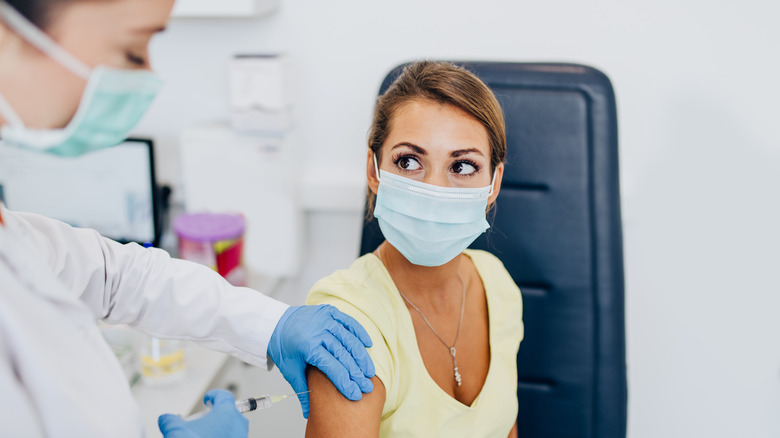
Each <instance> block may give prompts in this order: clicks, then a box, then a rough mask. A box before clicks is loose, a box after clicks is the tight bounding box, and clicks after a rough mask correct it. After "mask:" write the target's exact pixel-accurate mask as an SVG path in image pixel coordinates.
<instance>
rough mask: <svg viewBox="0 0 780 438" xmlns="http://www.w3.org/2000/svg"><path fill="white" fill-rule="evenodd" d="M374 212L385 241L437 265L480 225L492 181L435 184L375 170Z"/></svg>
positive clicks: (406, 254) (473, 236) (454, 254)
mask: <svg viewBox="0 0 780 438" xmlns="http://www.w3.org/2000/svg"><path fill="white" fill-rule="evenodd" d="M374 167H375V169H377V175H379V190H378V191H377V197H376V206H375V207H374V217H376V218H377V221H378V222H379V228H380V229H381V230H382V234H383V235H384V236H385V239H387V241H388V242H390V244H391V245H393V246H394V247H395V248H396V249H397V250H398V251H400V252H401V254H403V256H404V257H406V259H407V260H409V262H411V263H412V264H415V265H419V266H441V265H443V264H445V263H447V262H449V261H450V260H452V259H454V258H455V257H457V256H458V254H460V253H461V252H463V250H464V249H466V248H468V246H469V245H471V243H472V242H473V241H474V240H475V239H476V238H477V237H479V235H480V234H482V233H484V232H485V230H487V229H488V228H490V225H489V224H488V222H487V220H485V212H486V210H487V201H488V197H490V195H492V194H493V185H494V184H495V182H496V174H495V173H494V174H493V182H491V183H490V185H489V186H487V187H481V188H476V189H471V188H458V187H439V186H435V185H432V184H426V183H422V182H419V181H415V180H413V179H409V178H405V177H403V176H400V175H396V174H393V173H390V172H386V171H384V170H383V171H381V173H380V171H379V169H378V167H377V165H376V156H375V157H374Z"/></svg>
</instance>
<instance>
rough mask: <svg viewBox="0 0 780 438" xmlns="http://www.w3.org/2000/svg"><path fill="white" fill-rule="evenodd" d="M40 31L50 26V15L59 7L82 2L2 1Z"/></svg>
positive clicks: (65, 0) (72, 0)
mask: <svg viewBox="0 0 780 438" xmlns="http://www.w3.org/2000/svg"><path fill="white" fill-rule="evenodd" d="M3 1H5V2H6V3H8V4H9V5H11V6H12V7H13V8H14V9H16V10H17V11H19V13H20V14H22V15H23V16H24V17H25V18H27V19H28V20H30V22H31V23H33V24H34V25H36V26H38V27H39V28H41V29H44V30H45V29H46V28H47V27H48V26H49V24H51V18H52V15H53V14H54V13H55V12H57V9H58V8H59V7H62V6H65V5H66V4H69V3H76V2H77V1H84V0H3Z"/></svg>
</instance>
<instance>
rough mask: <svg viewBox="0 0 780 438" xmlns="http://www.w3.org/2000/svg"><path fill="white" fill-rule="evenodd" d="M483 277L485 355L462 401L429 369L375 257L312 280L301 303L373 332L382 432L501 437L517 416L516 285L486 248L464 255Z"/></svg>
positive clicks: (401, 304) (518, 304) (520, 328)
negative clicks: (477, 381)
mask: <svg viewBox="0 0 780 438" xmlns="http://www.w3.org/2000/svg"><path fill="white" fill-rule="evenodd" d="M464 253H465V254H466V255H467V256H469V257H470V258H471V260H472V261H473V262H474V266H475V267H476V269H477V272H478V273H479V276H480V277H481V278H482V283H483V285H484V288H485V294H486V297H487V306H488V315H489V317H488V319H489V323H488V324H489V329H490V340H489V341H490V352H491V360H490V366H489V368H488V374H487V378H486V379H485V384H484V386H483V387H482V391H481V392H480V394H479V396H477V398H476V399H475V400H474V402H473V403H472V404H471V406H466V405H464V404H462V403H460V402H459V401H457V400H456V399H454V398H452V397H451V396H450V395H449V394H447V393H446V392H444V391H443V390H442V389H441V388H440V387H439V386H438V385H437V384H436V382H435V381H434V380H433V379H432V378H431V376H430V375H429V374H428V371H427V370H426V368H425V364H424V363H423V360H422V356H420V351H419V349H418V347H417V338H416V336H415V333H414V326H413V325H412V318H411V315H410V314H409V311H408V309H407V308H406V305H405V304H404V301H403V299H402V298H401V296H400V295H399V293H398V289H396V287H395V284H394V283H393V280H392V278H391V277H390V274H389V273H388V272H387V270H386V269H385V267H384V265H383V264H382V262H381V261H379V259H378V258H377V257H376V256H375V255H373V254H366V255H364V256H363V257H360V258H359V259H357V260H356V261H355V263H353V264H352V266H351V267H350V268H349V269H345V270H341V271H336V272H335V273H333V274H332V275H330V276H328V277H326V278H324V279H322V280H320V281H319V282H317V284H315V285H314V287H313V288H312V290H311V292H310V293H309V297H308V299H307V300H306V304H332V305H334V306H336V307H338V308H339V310H341V311H342V312H344V313H347V314H349V315H350V316H352V317H353V318H355V319H356V320H357V321H358V322H360V324H362V325H363V327H364V328H365V329H366V331H368V334H369V335H371V340H372V341H373V343H374V346H373V347H371V348H370V349H369V350H368V351H369V354H370V355H371V359H373V361H374V365H375V367H376V375H377V377H379V379H380V380H382V383H383V384H384V386H385V388H386V391H387V398H386V399H385V405H384V408H383V409H382V422H381V424H380V433H379V436H380V437H391V436H392V437H432V436H452V437H456V436H463V437H469V438H472V437H502V436H504V437H505V436H507V435H508V434H509V431H510V430H511V429H512V426H513V425H514V423H515V421H516V420H517V350H518V348H519V347H520V341H521V340H522V338H523V322H522V319H521V318H522V311H523V305H522V301H521V298H520V290H519V289H518V288H517V285H515V283H514V281H513V280H512V278H511V277H510V275H509V273H508V272H507V271H506V269H505V268H504V265H503V264H502V263H501V261H500V260H498V259H497V258H496V257H495V256H493V255H492V254H490V253H488V252H485V251H477V250H466V251H465V252H464Z"/></svg>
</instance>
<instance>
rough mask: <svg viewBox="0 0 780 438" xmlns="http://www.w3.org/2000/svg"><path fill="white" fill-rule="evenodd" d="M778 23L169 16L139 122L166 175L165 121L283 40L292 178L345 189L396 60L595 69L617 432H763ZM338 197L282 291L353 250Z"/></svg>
mask: <svg viewBox="0 0 780 438" xmlns="http://www.w3.org/2000/svg"><path fill="white" fill-rule="evenodd" d="M778 16H780V4H778V3H777V2H773V1H769V0H765V1H755V0H754V1H745V2H739V4H738V3H737V2H731V1H725V0H717V1H704V0H687V1H685V0H684V1H679V0H677V1H671V0H659V1H654V2H629V1H618V0H611V1H607V0H603V1H591V2H582V1H579V0H556V1H546V2H539V1H536V2H529V1H514V2H508V1H498V0H482V1H474V2H464V1H453V0H436V1H432V0H429V1H425V2H423V1H419V0H416V1H413V0H397V1H394V2H381V3H380V2H370V1H358V0H354V1H327V2H325V1H313V0H284V1H283V7H282V10H281V11H279V12H278V13H277V14H275V15H273V16H270V17H266V18H261V19H249V20H241V19H239V20H182V19H179V20H174V21H173V22H172V23H171V25H170V28H169V30H168V31H167V32H166V34H164V35H162V36H160V37H159V38H158V40H157V41H156V43H155V45H154V51H153V61H154V63H155V65H156V67H157V69H158V70H159V71H160V73H162V75H163V76H164V77H165V78H166V79H167V80H168V86H167V88H166V89H165V91H164V92H163V94H162V95H161V96H160V98H159V100H158V101H157V102H156V104H155V106H154V108H153V109H152V111H151V113H150V114H149V117H147V118H146V119H145V121H144V122H143V124H142V125H141V127H140V128H139V132H141V133H145V134H150V135H153V136H154V137H155V138H157V139H158V140H159V144H160V149H161V150H160V151H158V160H159V173H160V176H161V177H162V178H163V179H164V180H166V181H169V182H172V183H174V184H176V183H177V182H178V178H179V169H178V161H177V160H178V158H177V153H178V152H177V144H176V137H177V134H178V132H179V130H180V129H182V128H183V127H184V126H186V125H188V124H191V123H193V122H195V121H198V120H204V119H214V118H225V116H226V109H227V102H226V100H227V98H226V88H227V86H226V83H225V77H226V74H225V65H226V61H227V60H228V58H229V57H230V56H231V55H232V54H234V53H237V52H278V51H285V52H288V53H290V54H291V55H292V56H293V57H294V59H295V71H294V72H293V74H294V76H295V82H296V83H297V86H298V88H297V92H298V95H297V96H296V100H297V102H298V120H299V127H300V133H301V138H302V139H303V140H302V141H303V142H302V144H301V145H300V160H301V168H300V171H301V173H302V174H306V175H309V176H310V177H311V175H315V176H317V177H319V176H325V177H327V176H331V177H334V178H335V177H340V178H342V179H346V180H349V181H351V182H352V183H353V185H359V184H360V181H361V180H362V174H363V165H364V161H363V160H364V157H365V155H364V154H365V152H364V151H365V135H366V129H367V126H368V122H369V118H370V112H371V108H372V103H373V99H374V97H375V94H376V92H377V89H378V86H379V83H380V81H381V79H382V78H383V77H384V75H385V74H386V73H387V72H388V70H390V69H391V68H392V67H393V66H395V65H397V64H399V63H401V62H404V61H408V60H411V59H416V58H421V57H426V58H443V59H474V60H476V59H480V60H513V61H571V62H580V63H584V64H588V65H592V66H594V67H597V68H599V69H601V70H603V71H604V72H606V73H607V74H608V75H609V77H610V78H611V79H612V81H613V85H614V87H615V90H616V93H617V99H618V117H619V123H620V153H621V166H622V167H621V172H622V175H621V177H622V195H623V215H624V216H623V217H624V235H625V268H626V283H627V290H626V303H627V309H626V318H627V330H628V332H627V339H628V366H629V436H630V437H631V438H645V437H646V438H655V437H690V436H709V437H733V436H740V437H770V436H773V437H774V436H780V336H779V335H780V317H778V315H777V314H778V311H779V310H780V287H778V282H777V279H776V275H775V272H777V271H775V269H777V268H778V265H779V264H780V232H778V226H780V205H779V204H778V198H779V197H778V195H780V193H779V192H780V190H778V188H779V187H780V130H778V129H777V126H778V123H777V121H776V119H777V118H778V116H780V112H779V111H778V109H777V103H778V102H780V85H778V84H779V83H780V81H778V78H777V74H778V71H780V57H779V56H778V54H777V53H778V48H777V43H778V42H780V30H779V29H780V26H777V17H778ZM350 193H351V194H350V195H349V196H350V197H351V198H350V201H349V202H348V203H349V204H350V205H354V206H355V209H354V210H353V211H351V212H349V211H348V212H342V213H338V214H336V213H333V214H331V213H327V212H310V213H309V214H308V219H309V224H308V229H309V236H308V237H309V245H310V249H309V252H308V254H307V260H306V266H307V269H306V271H305V272H303V273H302V276H301V278H300V279H298V280H297V281H293V282H292V283H290V284H288V287H287V288H286V289H287V293H286V294H285V295H284V296H285V297H286V299H288V300H290V301H296V302H297V301H300V300H301V299H302V297H303V296H304V295H305V292H306V289H307V288H308V287H309V286H310V285H311V283H312V282H313V281H314V280H315V279H317V278H319V277H321V276H323V275H325V274H327V273H329V272H330V271H332V270H333V269H336V268H338V267H342V266H345V265H347V264H348V263H349V262H350V261H351V260H350V259H351V258H352V254H355V252H356V250H357V239H358V235H357V230H356V229H355V228H356V227H357V225H356V224H359V214H360V213H359V212H358V211H357V208H359V206H360V202H361V200H360V197H359V196H355V195H354V193H359V191H357V192H355V191H353V192H350ZM334 246H335V247H336V249H335V250H332V248H333V247H334Z"/></svg>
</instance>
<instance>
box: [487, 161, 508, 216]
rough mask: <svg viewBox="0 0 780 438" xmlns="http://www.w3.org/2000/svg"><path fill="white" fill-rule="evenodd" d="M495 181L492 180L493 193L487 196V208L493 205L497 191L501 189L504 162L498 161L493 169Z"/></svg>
mask: <svg viewBox="0 0 780 438" xmlns="http://www.w3.org/2000/svg"><path fill="white" fill-rule="evenodd" d="M495 172H496V173H495V175H496V177H495V181H493V193H492V194H491V195H490V196H489V197H488V209H490V207H492V206H493V203H494V202H496V198H498V192H500V191H501V181H502V180H503V179H504V163H498V166H496V170H495Z"/></svg>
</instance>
